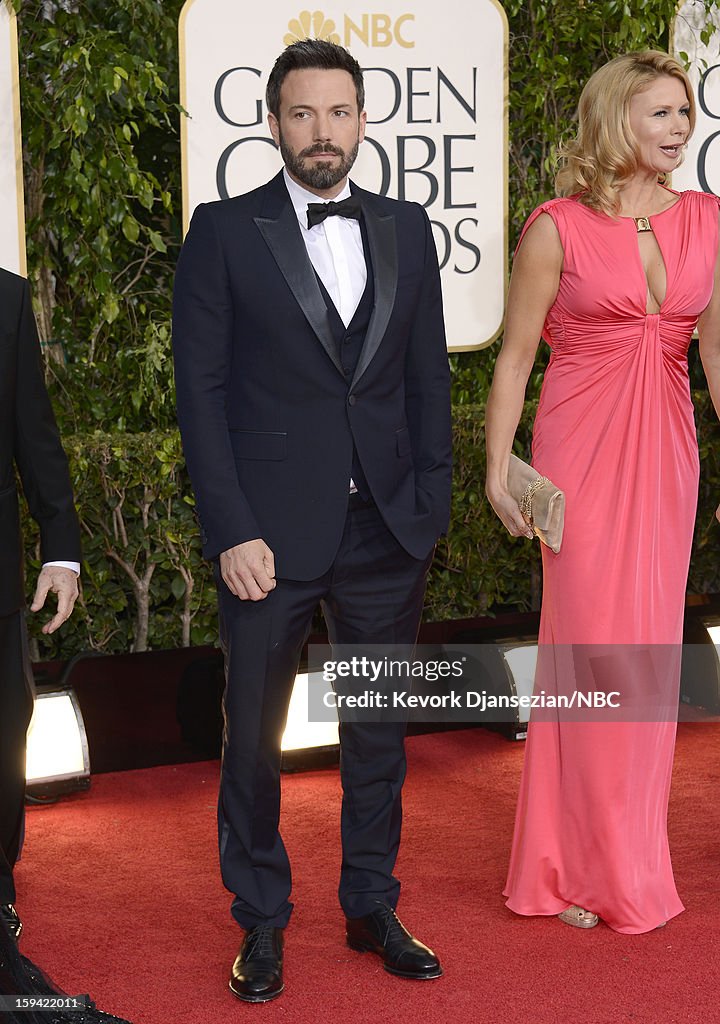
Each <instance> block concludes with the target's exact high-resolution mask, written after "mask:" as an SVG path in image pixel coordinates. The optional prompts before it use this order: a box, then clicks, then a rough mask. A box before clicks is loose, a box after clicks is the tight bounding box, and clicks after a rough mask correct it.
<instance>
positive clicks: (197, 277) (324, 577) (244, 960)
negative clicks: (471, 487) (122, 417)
mask: <svg viewBox="0 0 720 1024" xmlns="http://www.w3.org/2000/svg"><path fill="white" fill-rule="evenodd" d="M267 105H268V110H269V114H268V123H269V127H270V131H271V132H272V136H273V138H274V140H275V142H276V143H277V144H278V145H279V147H280V151H281V154H282V156H283V159H284V162H285V167H284V169H283V171H281V173H280V174H278V175H277V177H276V178H274V179H273V180H272V181H270V182H268V183H267V184H266V185H263V186H262V187H261V188H258V189H256V190H255V191H253V192H250V193H248V194H247V195H242V196H238V197H236V198H234V199H229V200H226V201H222V202H216V203H209V204H207V205H202V206H199V207H198V208H197V209H196V211H195V214H194V216H193V220H192V224H191V226H190V230H189V233H188V236H187V239H186V241H185V245H184V247H183V251H182V254H181V256H180V261H179V264H178V269H177V276H176V281H175V309H174V329H173V337H174V346H175V365H176V382H177V401H178V417H179V422H180V428H181V432H182V436H183V442H184V448H185V453H186V457H187V463H188V467H189V470H190V475H191V477H192V480H193V485H194V489H195V494H196V499H197V508H198V514H199V518H200V523H201V530H202V537H203V544H204V552H205V555H206V556H207V557H208V558H211V559H214V560H215V561H216V579H217V584H218V594H219V610H220V628H221V642H222V645H223V650H224V652H225V659H226V675H227V687H226V693H225V706H224V710H225V736H224V753H223V771H222V782H221V790H220V806H219V839H220V860H221V867H222V873H223V880H224V882H225V884H226V886H227V888H228V889H229V890H230V891H231V892H233V893H234V894H235V900H234V902H233V907H232V911H233V916H234V917H235V919H236V920H237V921H238V923H239V924H240V925H241V926H242V927H243V928H245V929H246V935H245V939H244V942H243V944H242V946H241V949H240V953H239V955H238V957H237V959H236V960H235V963H234V965H233V969H232V976H231V980H230V987H231V989H232V991H233V992H234V993H235V994H236V995H237V996H238V997H239V998H241V999H244V1000H247V1001H249V1002H263V1001H266V1000H268V999H272V998H274V997H275V996H277V995H279V994H280V992H281V991H282V989H283V981H282V955H283V929H284V928H285V926H286V925H287V923H288V920H289V918H290V912H291V910H292V904H291V903H290V902H289V896H290V866H289V863H288V858H287V854H286V852H285V848H284V846H283V842H282V839H281V837H280V834H279V831H278V822H279V810H280V776H279V769H280V739H281V736H282V732H283V727H284V722H285V718H286V714H287V707H288V702H289V697H290V692H291V688H292V684H293V680H294V677H295V672H296V670H297V665H298V660H299V657H300V653H301V650H302V647H303V644H304V642H305V640H306V639H307V636H308V633H309V629H310V623H311V618H312V615H313V612H314V610H315V608H316V607H317V605H318V603H320V604H321V606H322V609H323V612H324V615H325V619H326V622H327V626H328V632H329V636H330V640H331V642H332V643H333V644H342V645H347V644H363V643H365V644H406V645H407V644H413V643H414V642H415V639H416V637H417V630H418V627H419V623H420V615H421V611H422V603H423V597H424V589H425V577H426V574H427V570H428V568H429V565H430V562H431V560H432V554H433V550H434V546H435V542H436V540H437V538H438V537H439V536H440V534H442V533H443V532H444V530H445V529H446V527H447V523H448V517H449V504H450V476H451V424H450V401H449V372H448V362H447V351H446V344H445V334H444V326H443V315H442V298H441V291H440V275H439V270H438V264H437V257H436V253H435V247H434V243H433V239H432V231H431V227H430V222H429V220H428V218H427V215H426V214H425V211H424V210H423V209H422V208H421V207H420V206H419V205H417V204H415V203H405V202H396V201H393V200H390V199H386V198H383V197H380V196H378V195H374V194H373V193H370V192H366V191H364V190H362V189H360V188H358V187H357V186H356V185H354V184H350V183H349V182H348V179H347V175H348V172H349V171H350V168H351V167H352V165H353V163H354V161H355V158H356V155H357V150H358V146H359V144H360V142H362V140H363V137H364V132H365V121H366V114H365V112H364V109H363V107H364V88H363V79H362V72H361V71H360V67H359V65H358V64H357V62H356V61H355V60H354V58H353V57H352V56H351V55H350V54H349V53H348V52H347V51H346V50H344V49H343V48H342V47H339V46H335V45H334V44H332V43H328V42H325V41H319V40H305V41H303V42H298V43H295V44H293V45H292V46H289V47H288V48H287V50H285V51H284V53H283V54H281V56H280V57H279V58H278V60H277V62H276V63H275V66H274V68H273V71H272V73H271V75H270V78H269V81H268V86H267ZM404 731H405V730H404V725H403V724H402V723H388V722H383V723H382V724H379V723H364V724H363V723H352V724H351V723H343V724H341V728H340V740H341V751H342V753H341V778H342V785H343V804H342V849H343V862H342V871H341V879H340V890H339V895H340V903H341V906H342V908H343V910H344V912H345V917H346V927H347V939H348V943H349V944H350V945H351V947H352V948H354V949H358V950H363V951H365V950H372V951H373V952H375V953H378V954H379V955H380V956H381V957H382V960H383V963H384V966H385V967H386V969H387V970H389V971H390V972H392V973H394V974H398V975H401V976H403V977H408V978H437V977H439V976H440V975H441V974H442V970H441V968H440V964H439V962H438V959H437V957H436V956H435V955H434V953H432V951H431V950H429V949H428V948H427V947H426V946H424V945H423V944H422V943H420V942H418V941H417V940H416V939H414V938H413V937H412V936H411V935H410V933H409V932H408V931H406V929H405V928H404V927H403V926H402V925H401V924H400V922H399V920H398V918H397V917H396V915H395V909H394V908H395V905H396V903H397V900H398V895H399V889H400V883H399V882H398V881H397V879H396V878H394V877H393V868H394V865H395V859H396V854H397V849H398V845H399V842H400V822H401V788H402V783H403V779H404V776H405V755H404V749H403V740H404Z"/></svg>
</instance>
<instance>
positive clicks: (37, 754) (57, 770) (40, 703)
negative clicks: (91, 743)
mask: <svg viewBox="0 0 720 1024" xmlns="http://www.w3.org/2000/svg"><path fill="white" fill-rule="evenodd" d="M25 777H26V781H27V791H28V794H29V795H30V796H34V797H51V796H58V795H59V794H61V793H69V792H73V791H75V790H83V789H89V787H90V754H89V750H88V742H87V736H86V734H85V725H84V723H83V718H82V714H81V712H80V705H79V704H78V700H77V697H76V695H75V692H74V691H73V690H71V689H66V690H52V691H46V692H38V694H37V696H36V698H35V707H34V710H33V716H32V720H31V722H30V728H29V729H28V735H27V760H26V772H25Z"/></svg>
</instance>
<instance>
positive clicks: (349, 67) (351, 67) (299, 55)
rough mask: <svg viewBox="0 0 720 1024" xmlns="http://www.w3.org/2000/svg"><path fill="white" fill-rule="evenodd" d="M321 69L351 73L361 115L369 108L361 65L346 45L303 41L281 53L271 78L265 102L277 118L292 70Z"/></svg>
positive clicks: (319, 40) (325, 41) (321, 40)
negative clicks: (282, 94)
mask: <svg viewBox="0 0 720 1024" xmlns="http://www.w3.org/2000/svg"><path fill="white" fill-rule="evenodd" d="M309 68H313V69H314V68H318V69H320V70H321V71H347V73H348V74H349V75H350V77H351V78H352V80H353V82H354V83H355V92H356V93H357V104H358V113H360V112H361V111H362V110H363V108H364V107H365V83H364V82H363V73H362V71H361V69H360V65H359V64H358V62H357V61H356V60H355V58H354V57H353V56H352V54H350V53H348V51H347V50H346V49H345V48H344V47H343V46H338V45H337V44H336V43H329V42H328V41H327V40H326V39H301V40H299V41H298V42H297V43H291V44H290V46H288V48H287V49H286V50H283V52H282V53H281V54H280V56H279V57H278V59H277V60H276V61H275V65H274V67H273V69H272V71H271V72H270V77H269V78H268V84H267V90H266V92H265V101H266V103H267V107H268V110H269V111H270V113H271V114H274V115H275V117H279V116H280V89H281V87H282V84H283V82H284V81H285V76H286V75H287V74H288V73H289V72H290V71H305V70H307V69H309Z"/></svg>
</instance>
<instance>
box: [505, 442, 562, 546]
mask: <svg viewBox="0 0 720 1024" xmlns="http://www.w3.org/2000/svg"><path fill="white" fill-rule="evenodd" d="M508 490H509V491H510V494H511V495H512V496H513V498H514V499H515V501H516V502H517V503H518V506H519V508H520V511H521V512H522V514H523V515H524V516H525V518H526V519H527V521H528V523H529V524H530V526H532V528H533V530H534V531H535V533H536V534H537V536H538V537H539V538H540V540H541V541H542V542H543V544H547V546H548V547H549V548H550V549H551V550H552V551H554V552H555V554H557V553H558V551H559V550H560V545H561V544H562V535H563V526H564V525H565V494H564V493H563V491H561V490H560V488H559V487H556V486H555V484H554V483H552V481H550V480H548V478H547V477H546V476H540V474H539V473H538V471H537V470H536V469H533V468H532V466H528V464H527V462H523V460H522V459H519V458H518V457H517V455H512V454H511V455H510V465H509V466H508Z"/></svg>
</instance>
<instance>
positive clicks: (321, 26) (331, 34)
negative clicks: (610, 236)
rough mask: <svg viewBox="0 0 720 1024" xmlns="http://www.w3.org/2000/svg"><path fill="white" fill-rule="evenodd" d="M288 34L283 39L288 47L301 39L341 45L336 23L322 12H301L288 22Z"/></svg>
mask: <svg viewBox="0 0 720 1024" xmlns="http://www.w3.org/2000/svg"><path fill="white" fill-rule="evenodd" d="M288 30H289V31H288V33H287V35H286V36H285V37H284V38H283V42H284V43H285V45H286V46H290V44H291V43H296V42H297V41H298V40H299V39H327V40H328V42H330V43H338V44H339V43H340V41H341V40H340V36H339V35H338V34H337V32H336V31H335V22H334V21H333V20H332V19H331V18H326V17H325V15H324V14H323V12H322V11H313V13H312V14H311V13H310V11H301V12H300V14H299V15H298V16H297V18H291V19H290V21H289V22H288Z"/></svg>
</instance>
